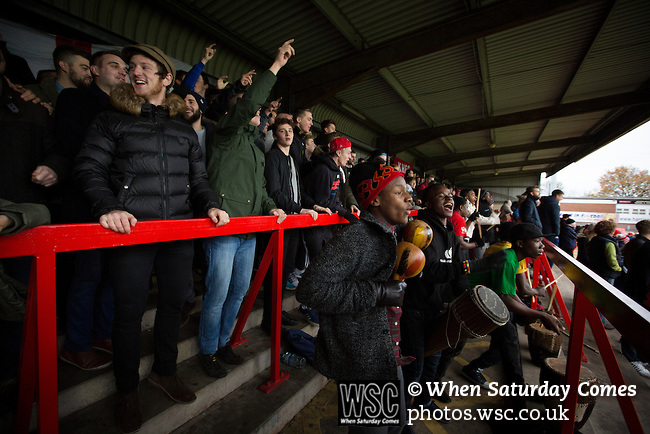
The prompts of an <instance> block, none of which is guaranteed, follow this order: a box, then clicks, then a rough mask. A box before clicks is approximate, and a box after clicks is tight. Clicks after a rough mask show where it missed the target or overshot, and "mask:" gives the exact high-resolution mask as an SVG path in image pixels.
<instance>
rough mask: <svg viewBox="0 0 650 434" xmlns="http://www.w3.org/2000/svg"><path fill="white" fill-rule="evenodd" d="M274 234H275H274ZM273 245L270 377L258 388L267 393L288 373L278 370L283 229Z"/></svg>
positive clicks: (273, 240) (282, 282)
mask: <svg viewBox="0 0 650 434" xmlns="http://www.w3.org/2000/svg"><path fill="white" fill-rule="evenodd" d="M274 235H276V234H274ZM271 243H273V244H274V247H275V249H274V250H275V261H274V262H273V295H272V306H271V368H270V379H269V381H267V382H266V383H264V384H262V385H261V386H260V387H259V389H260V390H261V391H262V392H264V393H269V392H270V391H272V390H273V389H275V388H276V387H277V386H278V385H279V384H280V383H282V382H284V381H286V380H288V379H289V374H287V373H286V372H280V343H281V337H280V322H281V317H282V289H283V287H284V281H283V279H282V266H283V257H284V256H283V255H284V230H283V229H280V230H279V231H277V236H276V237H274V239H272V240H271Z"/></svg>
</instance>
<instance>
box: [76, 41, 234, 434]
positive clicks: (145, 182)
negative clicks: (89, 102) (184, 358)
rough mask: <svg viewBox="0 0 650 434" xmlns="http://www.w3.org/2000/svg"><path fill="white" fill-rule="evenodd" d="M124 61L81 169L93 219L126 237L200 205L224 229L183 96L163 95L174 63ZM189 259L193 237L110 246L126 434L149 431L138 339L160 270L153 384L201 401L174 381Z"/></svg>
mask: <svg viewBox="0 0 650 434" xmlns="http://www.w3.org/2000/svg"><path fill="white" fill-rule="evenodd" d="M122 57H123V58H124V60H125V61H126V62H127V63H128V64H129V69H130V70H129V76H130V78H131V84H129V85H124V86H122V87H119V88H117V89H115V90H113V91H112V92H111V103H112V104H113V106H114V108H115V109H116V110H117V111H114V112H113V111H109V112H103V113H101V114H99V115H98V116H97V118H95V120H94V122H93V123H92V125H91V126H90V129H89V131H88V134H87V136H86V140H85V143H84V146H83V147H82V149H81V151H80V153H79V155H78V156H77V165H76V167H75V169H74V176H75V179H76V180H77V181H78V182H79V183H80V184H81V187H82V190H83V192H84V194H85V195H86V197H87V199H88V200H89V202H90V203H91V205H92V208H93V209H92V211H93V214H94V215H95V217H96V218H99V222H100V224H101V225H102V226H103V227H105V228H106V229H111V230H113V231H115V232H118V233H122V234H128V233H130V232H131V227H132V226H135V225H136V222H137V221H138V220H169V219H183V218H190V217H192V216H193V212H192V205H191V203H190V199H193V200H194V201H195V202H196V205H198V206H200V207H201V209H203V210H204V211H205V212H206V213H207V214H208V216H209V217H210V218H211V220H212V221H213V222H214V223H215V224H216V225H217V226H219V225H223V224H225V223H227V222H228V214H227V213H225V212H224V211H222V210H220V209H218V208H217V201H216V197H215V196H214V193H213V192H212V190H211V189H210V186H209V185H208V179H207V174H206V170H205V164H204V163H203V161H202V159H201V150H200V148H199V143H198V139H197V136H196V133H195V132H194V131H193V130H192V128H191V127H190V126H189V125H188V124H187V123H186V122H185V121H184V120H183V119H181V118H179V119H174V116H175V115H176V114H177V113H180V112H181V111H182V110H184V108H185V105H184V103H183V101H182V100H181V99H180V97H178V96H177V95H167V96H166V87H167V86H170V85H171V84H172V83H173V82H174V74H175V72H176V70H175V68H174V64H173V63H172V62H171V61H170V60H169V58H168V57H167V56H166V55H165V54H164V53H163V52H162V50H160V49H159V48H157V47H153V46H150V45H135V46H129V47H125V48H124V50H123V51H122ZM192 256H193V248H192V241H191V240H187V241H186V240H183V241H170V242H163V243H154V244H141V245H134V246H126V247H120V248H115V249H111V252H110V254H109V265H110V270H111V271H110V273H111V280H112V283H113V294H114V297H115V318H114V324H113V366H114V372H115V383H116V386H117V390H118V400H117V413H116V416H117V425H118V428H119V429H120V431H121V432H135V431H137V430H138V429H139V428H140V426H141V425H142V413H141V411H140V404H139V396H138V382H139V375H138V368H139V363H140V339H139V335H140V323H141V321H142V315H143V312H144V308H145V305H146V302H147V296H148V292H149V277H150V275H151V270H152V268H153V266H154V265H155V267H156V273H157V277H158V296H159V297H158V306H157V313H156V322H155V325H154V345H155V350H154V363H153V368H152V371H151V374H150V375H149V381H150V382H151V383H152V384H153V385H155V386H157V387H159V388H161V389H163V391H164V392H165V393H166V394H167V395H169V396H170V397H171V398H172V399H173V400H175V401H177V402H181V403H190V402H193V401H194V400H195V399H196V396H195V395H194V393H193V392H192V391H191V390H190V389H188V388H187V386H185V385H184V384H183V383H182V382H181V380H180V379H179V378H178V376H177V375H176V357H177V355H178V349H177V345H176V344H177V341H178V329H179V326H180V320H181V310H182V308H183V305H184V303H185V298H186V297H185V288H186V286H187V276H188V274H189V273H190V270H191V267H192Z"/></svg>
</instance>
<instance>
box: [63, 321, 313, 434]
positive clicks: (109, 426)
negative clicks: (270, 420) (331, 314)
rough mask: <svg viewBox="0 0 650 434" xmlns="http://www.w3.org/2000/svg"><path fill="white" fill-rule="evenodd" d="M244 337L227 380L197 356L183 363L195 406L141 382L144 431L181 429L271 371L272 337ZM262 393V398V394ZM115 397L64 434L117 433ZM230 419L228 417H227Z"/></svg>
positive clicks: (73, 420)
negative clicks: (239, 358)
mask: <svg viewBox="0 0 650 434" xmlns="http://www.w3.org/2000/svg"><path fill="white" fill-rule="evenodd" d="M296 313H297V311H294V312H293V316H296V318H297V315H296ZM298 327H300V328H301V329H303V330H305V331H306V332H308V333H312V334H315V333H316V328H315V327H313V326H311V325H308V324H307V323H306V322H304V320H303V321H301V323H300V324H299V325H298ZM244 337H245V338H247V339H248V341H247V342H246V343H244V344H242V345H239V346H238V347H237V349H236V351H237V353H238V354H241V355H242V356H243V357H244V359H245V362H244V363H243V364H242V365H240V366H231V365H226V364H224V367H225V368H226V369H227V370H228V375H227V376H226V377H225V378H221V379H214V378H211V377H208V376H207V375H206V374H205V373H204V372H203V369H202V368H201V366H200V364H199V360H198V357H197V356H196V355H194V356H192V357H190V358H188V359H186V360H185V361H183V362H182V363H180V364H179V366H178V374H179V376H180V377H181V378H182V379H183V381H184V382H185V383H186V384H187V385H188V386H189V387H190V388H191V389H192V390H193V391H194V392H195V393H196V395H197V400H196V401H195V402H193V403H192V404H189V405H182V404H177V403H175V402H173V401H172V400H171V399H169V398H168V397H167V396H166V395H165V394H164V393H163V392H162V391H160V390H159V389H157V388H156V387H154V386H151V385H150V384H149V383H148V382H147V381H146V380H145V381H141V383H140V404H141V407H142V412H143V417H144V419H145V422H144V424H143V426H142V429H141V430H140V432H142V433H150V432H151V433H156V434H158V433H161V432H170V431H172V430H174V429H176V428H178V427H181V426H182V425H183V424H185V423H187V422H188V421H189V420H191V419H193V418H195V417H197V416H199V415H200V414H202V413H203V412H205V411H207V410H208V409H209V408H210V407H211V406H212V405H213V404H215V403H216V402H218V401H220V400H222V399H223V398H225V397H226V396H228V395H229V394H230V393H232V392H233V391H234V392H237V391H238V390H239V389H240V388H241V387H242V385H244V384H246V383H248V382H249V381H251V380H252V379H253V378H255V377H256V376H258V375H260V374H261V373H262V372H263V371H265V370H266V371H268V367H269V366H270V354H271V350H270V338H269V336H268V335H267V334H266V333H264V332H263V331H262V330H261V329H260V328H259V327H255V328H253V329H251V330H248V331H247V332H246V333H244ZM147 374H148V372H147ZM266 379H268V374H267V375H266V376H264V375H261V376H260V379H259V380H258V381H259V384H261V383H263V382H264V381H265V380H266ZM259 384H258V385H259ZM319 390H320V389H319ZM258 393H260V395H262V393H261V392H258ZM314 393H316V392H314ZM115 396H116V395H115V393H111V394H110V396H106V397H104V398H103V399H101V400H99V401H97V402H95V403H92V404H90V405H88V406H86V407H84V408H82V409H80V410H79V411H76V412H74V413H73V414H71V415H70V416H68V417H65V418H62V420H61V422H60V429H61V432H62V433H77V432H79V433H81V432H84V433H87V432H88V431H89V429H91V430H92V431H93V433H94V434H100V433H105V432H106V433H112V432H117V428H116V426H115V421H114V407H115ZM297 411H298V410H296V412H297ZM226 419H228V418H227V417H226ZM288 420H290V418H289V419H288ZM285 423H286V422H285ZM219 431H220V432H222V431H221V430H219ZM213 432H214V430H213ZM223 432H225V431H223Z"/></svg>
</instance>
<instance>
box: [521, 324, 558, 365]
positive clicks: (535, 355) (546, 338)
mask: <svg viewBox="0 0 650 434" xmlns="http://www.w3.org/2000/svg"><path fill="white" fill-rule="evenodd" d="M526 334H527V335H528V350H529V351H530V358H531V359H532V361H533V363H534V364H535V365H537V366H542V364H543V363H544V359H546V358H548V357H553V358H555V357H557V356H558V355H559V354H560V349H561V348H562V336H560V335H559V334H557V333H555V332H554V331H553V330H549V329H547V328H546V327H544V325H543V324H542V323H540V322H534V323H530V324H528V325H527V326H526Z"/></svg>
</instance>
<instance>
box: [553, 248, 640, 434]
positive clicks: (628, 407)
mask: <svg viewBox="0 0 650 434" xmlns="http://www.w3.org/2000/svg"><path fill="white" fill-rule="evenodd" d="M544 249H545V251H546V254H547V255H548V256H549V257H550V258H551V260H552V261H553V262H555V264H557V266H558V267H560V269H562V271H563V272H564V274H565V275H566V276H567V277H569V279H571V281H572V282H573V283H574V285H575V291H574V298H573V315H572V321H571V333H570V337H569V350H568V354H567V370H566V384H567V385H569V386H570V390H569V395H568V397H567V399H566V400H565V401H564V408H566V409H567V410H568V412H567V420H566V421H564V422H563V423H562V433H563V434H568V433H572V432H573V431H574V419H575V414H576V404H577V400H578V385H579V378H580V366H581V363H580V359H581V354H582V346H583V343H584V337H585V326H586V322H587V320H588V321H589V325H590V326H591V331H592V332H593V334H594V338H595V339H596V344H597V345H598V349H599V350H600V354H601V357H602V358H603V362H604V364H605V368H606V370H607V374H608V376H609V378H610V380H611V383H612V384H613V385H616V386H622V385H625V379H624V378H623V374H622V373H621V369H620V367H619V366H618V362H617V361H616V356H615V355H614V350H613V349H612V345H611V343H610V342H609V338H608V336H607V333H606V332H605V328H604V327H603V324H602V322H601V320H600V316H599V315H598V311H597V310H596V308H598V309H599V310H600V311H601V312H602V313H603V315H605V317H606V318H607V319H608V320H609V321H610V322H611V323H612V324H614V326H615V327H616V329H617V330H618V331H620V332H621V334H623V335H624V336H625V337H626V339H628V340H629V341H630V343H631V344H632V345H634V347H635V348H636V349H637V351H638V352H639V354H642V355H643V354H649V353H650V344H648V340H647V336H648V334H650V312H648V311H647V310H646V309H645V308H643V307H641V306H639V304H638V303H636V302H635V301H634V300H632V299H631V298H629V297H628V296H627V295H625V294H623V293H622V292H621V291H619V290H618V289H616V288H615V287H614V286H612V285H610V284H609V283H607V282H606V281H605V280H604V279H602V278H601V277H599V276H598V275H596V274H595V273H594V272H593V271H591V270H589V269H588V268H587V267H585V266H584V265H582V264H581V263H579V262H578V261H577V260H576V259H575V258H573V257H571V256H569V255H568V254H567V253H566V252H564V251H562V250H560V249H559V248H558V247H557V246H555V245H554V244H553V243H551V242H549V241H547V240H546V239H545V240H544ZM617 398H618V403H619V406H620V407H621V412H622V413H623V417H624V418H625V422H626V424H627V427H628V429H629V430H630V432H632V433H642V432H644V431H643V427H642V425H641V422H640V420H639V415H638V414H637V412H636V409H635V408H634V403H633V402H632V398H631V397H630V396H620V395H619V396H618V397H617Z"/></svg>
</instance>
